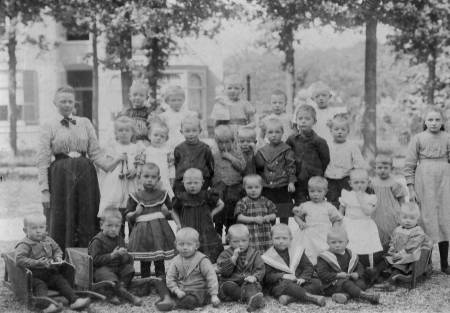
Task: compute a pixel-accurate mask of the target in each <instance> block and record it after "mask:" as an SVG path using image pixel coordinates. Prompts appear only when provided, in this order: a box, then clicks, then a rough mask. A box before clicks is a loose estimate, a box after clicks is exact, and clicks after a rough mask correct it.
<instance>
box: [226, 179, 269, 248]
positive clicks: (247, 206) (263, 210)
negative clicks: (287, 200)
mask: <svg viewBox="0 0 450 313" xmlns="http://www.w3.org/2000/svg"><path fill="white" fill-rule="evenodd" d="M244 189H245V192H246V193H247V196H246V197H244V198H242V199H241V200H239V202H238V203H237V204H236V209H235V213H234V214H235V216H236V217H237V222H238V223H243V224H247V227H248V229H249V231H250V246H251V247H253V248H255V249H256V250H259V251H260V252H261V254H262V253H264V252H265V251H266V250H267V249H269V248H270V246H271V245H272V237H271V235H270V227H271V223H272V222H274V221H275V220H276V218H277V216H276V214H277V207H276V206H275V204H274V203H273V202H272V201H270V200H269V199H267V198H266V197H264V196H261V191H262V178H261V176H259V175H247V176H245V177H244Z"/></svg>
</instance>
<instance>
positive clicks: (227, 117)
mask: <svg viewBox="0 0 450 313" xmlns="http://www.w3.org/2000/svg"><path fill="white" fill-rule="evenodd" d="M223 84H224V93H225V97H222V96H220V97H218V98H217V99H216V103H215V104H214V107H213V110H212V112H211V119H213V120H214V121H215V126H218V125H230V127H231V129H232V130H233V132H235V131H236V130H237V128H238V127H239V126H242V125H249V126H252V127H255V126H256V125H255V114H256V109H255V108H254V106H253V105H252V104H250V103H249V102H248V101H246V100H244V99H242V98H241V95H242V92H243V91H244V85H243V83H242V79H241V78H240V77H239V75H230V76H227V77H225V79H224V82H223Z"/></svg>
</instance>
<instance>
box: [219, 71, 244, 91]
mask: <svg viewBox="0 0 450 313" xmlns="http://www.w3.org/2000/svg"><path fill="white" fill-rule="evenodd" d="M230 84H237V85H241V86H242V89H244V81H243V78H242V76H241V75H239V74H236V73H234V74H228V75H226V76H225V77H224V78H223V85H224V88H226V86H228V85H230Z"/></svg>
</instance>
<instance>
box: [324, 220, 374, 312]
mask: <svg viewBox="0 0 450 313" xmlns="http://www.w3.org/2000/svg"><path fill="white" fill-rule="evenodd" d="M327 243H328V246H329V247H330V248H329V250H327V251H323V252H322V253H320V255H319V257H318V259H317V266H316V270H317V274H318V275H319V278H320V280H321V281H322V284H323V287H324V289H323V291H324V293H325V295H326V296H332V299H333V301H335V302H337V303H346V302H347V301H348V298H349V297H351V298H359V299H362V300H367V301H369V302H370V303H372V304H378V303H379V302H380V295H379V294H372V293H368V292H365V291H364V290H365V289H366V284H365V282H364V280H363V279H362V277H363V275H364V267H363V266H362V264H361V263H360V262H359V260H358V255H357V254H356V253H354V252H353V251H351V250H350V249H348V248H347V244H348V237H347V233H346V232H345V229H343V228H342V227H340V226H334V227H332V229H331V230H330V232H329V233H328V234H327Z"/></svg>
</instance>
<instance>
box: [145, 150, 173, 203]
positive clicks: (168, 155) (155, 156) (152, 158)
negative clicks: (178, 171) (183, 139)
mask: <svg viewBox="0 0 450 313" xmlns="http://www.w3.org/2000/svg"><path fill="white" fill-rule="evenodd" d="M144 155H145V162H146V163H148V162H152V163H155V164H156V165H158V167H159V175H160V176H161V180H160V184H161V188H162V189H164V190H165V191H167V193H168V195H169V197H170V198H173V195H174V193H173V190H172V186H171V185H170V178H175V167H174V163H173V150H171V149H170V148H169V147H168V146H167V143H166V144H165V145H163V146H162V147H159V148H156V147H153V146H148V147H147V148H145V152H144Z"/></svg>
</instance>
